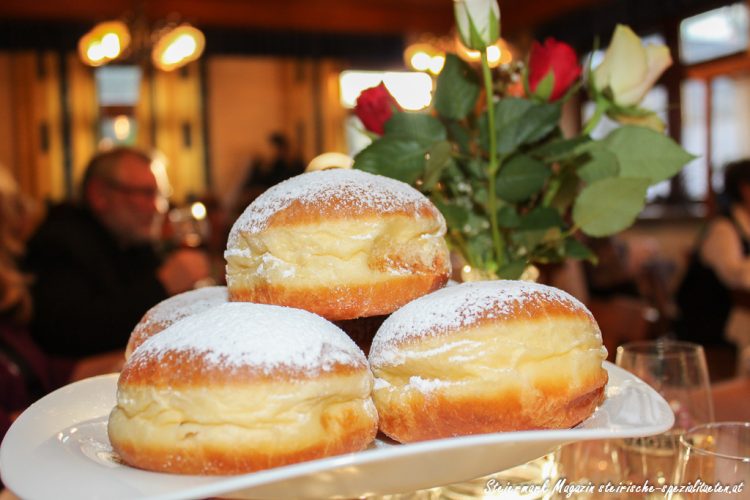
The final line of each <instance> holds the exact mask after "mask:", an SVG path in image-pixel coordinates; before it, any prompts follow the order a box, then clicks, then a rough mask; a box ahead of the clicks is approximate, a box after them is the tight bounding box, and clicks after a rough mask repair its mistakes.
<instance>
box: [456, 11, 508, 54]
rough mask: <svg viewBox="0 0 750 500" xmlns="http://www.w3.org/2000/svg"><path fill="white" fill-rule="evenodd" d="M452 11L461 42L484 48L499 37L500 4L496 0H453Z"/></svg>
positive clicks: (472, 47) (467, 45) (473, 47)
mask: <svg viewBox="0 0 750 500" xmlns="http://www.w3.org/2000/svg"><path fill="white" fill-rule="evenodd" d="M453 11H454V13H455V15H456V26H457V27H458V34H459V36H460V37H461V42H463V44H464V45H465V46H466V47H467V48H469V49H473V50H484V49H485V48H487V47H488V46H490V45H492V44H494V43H495V42H496V41H497V39H498V38H500V6H499V5H498V4H497V0H454V1H453Z"/></svg>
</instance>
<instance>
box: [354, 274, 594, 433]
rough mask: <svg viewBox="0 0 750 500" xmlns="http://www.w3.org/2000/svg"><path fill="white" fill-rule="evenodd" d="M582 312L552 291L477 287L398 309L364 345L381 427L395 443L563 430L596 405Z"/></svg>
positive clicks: (589, 322)
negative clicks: (523, 431)
mask: <svg viewBox="0 0 750 500" xmlns="http://www.w3.org/2000/svg"><path fill="white" fill-rule="evenodd" d="M605 357H606V350H605V349H604V347H603V346H602V338H601V333H600V331H599V327H598V326H597V324H596V321H595V320H594V318H593V316H592V315H591V313H590V312H589V311H588V310H587V309H586V308H585V306H584V305H583V304H581V303H580V302H579V301H578V300H576V299H575V298H574V297H572V296H570V295H569V294H567V293H565V292H563V291H561V290H558V289H556V288H552V287H548V286H544V285H538V284H535V283H528V282H522V281H485V282H474V283H464V284H461V285H457V286H453V287H448V288H444V289H442V290H439V291H437V292H434V293H432V294H430V295H426V296H424V297H421V298H419V299H416V300H414V301H413V302H411V303H409V304H407V305H406V306H404V307H403V308H401V309H399V310H398V311H396V312H395V313H393V314H392V315H391V316H390V317H389V318H388V319H387V320H386V321H385V322H384V323H383V325H382V326H381V327H380V329H379V330H378V332H377V334H376V335H375V338H374V339H373V343H372V347H371V348H370V357H369V360H370V365H371V367H372V370H373V373H374V375H375V388H374V391H373V399H374V401H375V406H376V407H377V409H378V414H379V417H380V430H381V431H382V432H384V433H385V434H387V435H388V436H390V437H392V438H393V439H395V440H397V441H400V442H412V441H420V440H426V439H433V438H441V437H449V436H461V435H466V434H480V433H489V432H501V431H517V430H528V429H557V428H569V427H572V426H574V425H576V424H578V423H579V422H581V421H583V420H584V419H586V418H587V417H589V416H590V415H591V414H592V413H593V412H594V410H595V409H596V407H597V405H598V404H599V403H600V402H601V401H602V400H603V398H604V387H605V385H606V383H607V372H606V370H605V369H604V368H603V366H602V362H603V360H604V359H605Z"/></svg>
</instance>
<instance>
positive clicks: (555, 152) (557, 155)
mask: <svg viewBox="0 0 750 500" xmlns="http://www.w3.org/2000/svg"><path fill="white" fill-rule="evenodd" d="M590 141H591V139H589V138H588V137H584V136H581V137H574V138H572V139H555V140H552V141H550V142H547V143H545V144H543V145H541V146H539V147H537V148H534V149H533V150H531V151H529V152H528V154H530V155H531V156H533V157H535V158H539V159H543V160H546V161H548V162H556V161H563V160H567V159H568V158H572V157H575V156H577V155H579V154H580V151H579V150H578V148H580V147H581V146H582V145H584V144H586V143H588V142H590Z"/></svg>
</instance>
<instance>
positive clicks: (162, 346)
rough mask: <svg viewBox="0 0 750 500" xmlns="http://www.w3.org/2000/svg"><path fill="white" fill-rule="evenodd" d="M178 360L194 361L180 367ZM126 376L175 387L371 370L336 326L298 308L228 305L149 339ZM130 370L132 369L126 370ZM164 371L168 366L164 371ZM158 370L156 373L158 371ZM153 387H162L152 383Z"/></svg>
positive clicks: (130, 362)
mask: <svg viewBox="0 0 750 500" xmlns="http://www.w3.org/2000/svg"><path fill="white" fill-rule="evenodd" d="M176 358H185V359H189V360H191V361H190V362H189V363H184V362H175V361H177V359H176ZM131 364H132V367H130V368H128V369H127V370H124V371H123V377H124V379H125V380H124V381H125V382H130V381H131V380H129V379H128V374H131V375H132V376H133V377H134V380H138V379H140V378H141V376H144V380H143V381H144V382H145V381H147V380H145V373H143V370H140V369H139V367H147V366H148V367H150V368H148V369H145V370H146V371H148V372H149V376H151V377H153V376H155V375H158V377H157V378H161V379H162V381H163V382H164V381H166V380H171V382H170V383H180V382H182V381H189V380H193V379H194V378H195V377H202V378H205V377H208V379H209V380H211V379H212V378H213V379H215V380H216V381H217V382H221V380H224V379H229V380H231V379H232V377H233V376H234V375H235V374H236V372H237V371H242V372H245V373H247V374H248V376H250V377H251V378H254V377H261V378H265V377H273V376H279V377H281V378H284V377H287V376H288V377H292V378H311V377H315V376H317V375H319V374H321V373H324V372H334V371H337V370H344V371H348V370H347V367H348V368H356V369H360V368H362V367H364V366H366V360H365V357H364V354H363V353H362V351H361V350H360V349H359V348H358V347H357V346H356V344H354V342H353V341H352V340H351V339H350V338H349V337H348V336H347V335H346V334H345V333H344V332H343V331H341V329H339V328H338V327H337V326H335V325H333V324H332V323H330V322H328V321H326V320H325V319H323V318H321V317H319V316H317V315H315V314H312V313H309V312H307V311H302V310H298V309H292V308H288V307H280V306H271V305H262V304H252V303H245V302H236V303H232V302H230V303H226V304H223V305H220V306H217V307H214V308H212V309H210V310H208V311H205V312H203V313H201V314H196V315H194V316H192V317H191V318H189V319H188V320H185V321H182V322H178V323H175V324H173V325H172V326H170V327H169V328H167V329H166V330H164V331H163V332H162V333H161V334H159V335H155V336H153V337H151V338H150V339H148V340H146V342H144V343H143V344H142V345H141V347H140V348H139V349H138V350H136V351H135V353H133V356H132V357H131V358H130V360H129V361H128V365H131ZM126 366H127V365H126ZM160 366H168V367H169V368H168V369H161V368H160ZM154 370H155V371H154ZM150 382H151V383H158V382H157V380H155V379H154V378H151V380H150Z"/></svg>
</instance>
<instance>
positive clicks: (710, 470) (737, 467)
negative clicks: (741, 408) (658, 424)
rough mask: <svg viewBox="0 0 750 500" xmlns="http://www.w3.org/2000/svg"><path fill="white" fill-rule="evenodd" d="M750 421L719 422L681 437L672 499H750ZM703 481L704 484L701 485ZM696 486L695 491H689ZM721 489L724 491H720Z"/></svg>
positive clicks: (671, 492) (688, 432)
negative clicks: (749, 481) (749, 482)
mask: <svg viewBox="0 0 750 500" xmlns="http://www.w3.org/2000/svg"><path fill="white" fill-rule="evenodd" d="M748 480H750V422H717V423H711V424H703V425H698V426H696V427H693V428H692V429H690V430H689V431H687V432H686V433H684V434H683V435H682V436H680V448H679V457H678V460H677V467H676V469H675V481H674V482H675V485H674V486H673V488H680V487H684V488H685V491H682V490H680V489H672V488H670V489H669V491H668V492H667V494H668V496H667V498H669V499H677V498H688V497H689V498H695V499H698V500H708V499H719V498H732V499H733V500H741V499H748V498H750V484H747V481H748ZM699 481H700V482H699ZM690 486H692V487H693V489H692V490H687V488H688V487H690ZM716 486H719V487H720V488H721V490H717V489H716Z"/></svg>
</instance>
